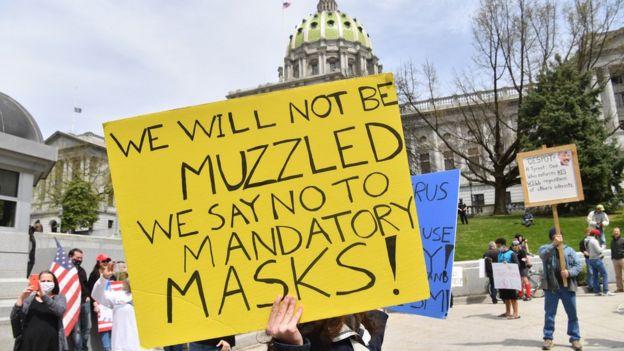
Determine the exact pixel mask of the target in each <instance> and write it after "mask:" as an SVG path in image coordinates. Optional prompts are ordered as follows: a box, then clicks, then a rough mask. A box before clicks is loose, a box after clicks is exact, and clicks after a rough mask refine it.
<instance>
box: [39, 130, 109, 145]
mask: <svg viewBox="0 0 624 351" xmlns="http://www.w3.org/2000/svg"><path fill="white" fill-rule="evenodd" d="M61 136H63V137H66V138H71V139H76V140H79V141H82V142H85V143H89V144H92V145H94V146H97V147H100V148H104V149H105V148H106V143H105V142H104V137H103V136H100V135H97V134H95V133H93V132H85V133H82V134H74V133H66V132H61V131H60V130H57V131H56V132H54V134H52V135H50V136H49V137H48V138H47V139H46V141H45V142H46V144H49V143H50V142H52V141H53V140H54V139H56V138H59V137H61Z"/></svg>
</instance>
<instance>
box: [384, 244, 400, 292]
mask: <svg viewBox="0 0 624 351" xmlns="http://www.w3.org/2000/svg"><path fill="white" fill-rule="evenodd" d="M386 250H387V251H388V260H389V261H390V268H392V276H393V277H394V281H395V282H396V235H395V236H387V237H386ZM392 293H393V294H395V295H398V294H399V289H394V290H392Z"/></svg>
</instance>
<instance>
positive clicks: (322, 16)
mask: <svg viewBox="0 0 624 351" xmlns="http://www.w3.org/2000/svg"><path fill="white" fill-rule="evenodd" d="M321 39H327V40H336V39H343V40H345V41H349V42H353V43H359V44H360V45H362V46H363V47H366V48H369V49H372V45H371V41H370V37H369V36H368V33H366V30H365V29H364V27H363V26H362V24H361V23H359V22H358V20H357V19H356V18H353V17H351V16H349V15H347V14H346V13H342V12H340V11H338V10H336V11H320V12H317V13H315V14H313V15H309V16H307V17H306V18H304V19H303V20H301V23H299V24H298V25H297V27H295V32H294V33H293V34H292V35H291V36H290V43H289V45H288V48H289V49H290V50H294V49H296V48H298V47H301V46H302V45H303V44H304V43H313V42H316V41H319V40H321Z"/></svg>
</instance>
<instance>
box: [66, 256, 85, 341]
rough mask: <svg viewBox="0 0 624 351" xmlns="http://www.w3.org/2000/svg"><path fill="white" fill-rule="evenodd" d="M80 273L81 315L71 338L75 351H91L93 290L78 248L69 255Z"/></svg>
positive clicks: (70, 335)
mask: <svg viewBox="0 0 624 351" xmlns="http://www.w3.org/2000/svg"><path fill="white" fill-rule="evenodd" d="M67 256H68V257H69V259H70V260H71V261H72V263H73V264H74V266H75V267H76V270H77V271H78V281H79V282H80V292H81V295H80V313H79V314H78V320H77V321H76V325H75V326H74V329H72V331H71V334H69V337H70V338H71V339H72V341H73V342H74V350H75V351H88V350H89V334H91V300H90V296H91V290H90V289H89V284H88V281H87V272H85V270H84V268H82V259H83V252H82V250H80V249H78V248H74V249H71V250H70V251H69V253H68V254H67Z"/></svg>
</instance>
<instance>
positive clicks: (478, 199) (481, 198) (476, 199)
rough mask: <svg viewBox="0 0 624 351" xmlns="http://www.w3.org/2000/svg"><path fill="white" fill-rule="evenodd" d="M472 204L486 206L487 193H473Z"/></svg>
mask: <svg viewBox="0 0 624 351" xmlns="http://www.w3.org/2000/svg"><path fill="white" fill-rule="evenodd" d="M472 205H473V206H479V207H481V206H484V205H485V195H484V194H473V195H472Z"/></svg>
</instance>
